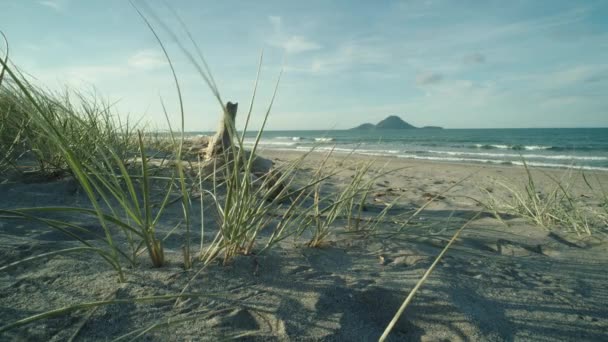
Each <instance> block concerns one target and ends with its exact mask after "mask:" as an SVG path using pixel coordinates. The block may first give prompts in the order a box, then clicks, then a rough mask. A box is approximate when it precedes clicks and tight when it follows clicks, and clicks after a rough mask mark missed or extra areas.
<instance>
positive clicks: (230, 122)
mask: <svg viewBox="0 0 608 342" xmlns="http://www.w3.org/2000/svg"><path fill="white" fill-rule="evenodd" d="M237 109H238V103H232V102H228V103H227V104H226V110H225V111H224V113H223V115H222V119H221V120H220V125H219V127H218V130H217V132H216V133H215V135H214V136H213V137H211V138H210V139H209V142H208V145H207V146H206V147H205V148H203V149H201V150H200V152H199V155H200V156H201V160H202V165H201V169H202V170H203V173H205V174H211V173H213V172H218V170H226V168H225V167H226V166H228V165H229V164H230V163H232V162H234V161H235V158H236V157H237V155H240V158H243V159H242V160H241V161H239V162H240V163H241V165H242V167H244V166H245V165H244V164H245V163H244V162H243V161H246V160H249V158H250V157H251V152H250V151H243V153H242V154H240V153H239V147H238V146H235V145H234V140H233V138H234V137H236V134H237V132H236V128H235V120H236V113H237ZM249 172H250V173H251V175H252V176H254V177H256V178H257V179H260V180H262V183H264V184H266V187H268V188H269V189H273V191H272V192H273V193H272V194H270V197H271V198H274V197H276V195H278V194H279V193H280V192H281V191H282V190H283V186H281V185H279V186H275V185H276V184H277V182H278V181H279V179H280V178H281V173H280V172H279V171H278V170H276V169H275V168H274V163H273V161H272V160H270V159H266V158H262V157H260V156H254V157H253V159H252V164H251V167H250V170H249Z"/></svg>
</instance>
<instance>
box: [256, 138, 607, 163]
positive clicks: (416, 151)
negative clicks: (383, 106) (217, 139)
mask: <svg viewBox="0 0 608 342" xmlns="http://www.w3.org/2000/svg"><path fill="white" fill-rule="evenodd" d="M254 140H255V132H249V133H248V134H247V135H246V139H245V142H246V144H249V145H250V144H252V143H253V141H254ZM260 148H263V149H274V150H296V151H309V150H310V149H312V148H315V150H317V151H327V150H331V149H334V151H335V152H336V153H350V152H352V151H354V153H357V154H364V155H373V156H392V157H396V158H408V159H420V160H434V161H446V162H461V163H476V164H506V165H522V158H523V159H525V161H526V163H527V164H528V165H530V166H536V167H553V168H569V167H576V168H580V169H585V170H597V171H608V128H560V129H552V128H544V129H536V128H535V129H410V130H376V131H358V130H335V131H267V132H265V133H264V134H263V136H262V139H261V141H260Z"/></svg>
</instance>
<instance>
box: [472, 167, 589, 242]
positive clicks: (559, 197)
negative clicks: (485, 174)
mask: <svg viewBox="0 0 608 342" xmlns="http://www.w3.org/2000/svg"><path fill="white" fill-rule="evenodd" d="M522 165H523V166H522V168H523V170H524V172H525V181H524V182H523V184H521V183H519V182H517V181H514V180H495V187H496V188H498V189H502V190H504V191H505V193H506V195H504V194H503V195H496V194H495V191H494V190H492V191H490V190H488V189H487V188H482V189H481V192H482V193H484V195H485V196H483V197H482V198H484V199H483V200H478V202H479V203H481V204H482V205H483V206H484V207H486V208H487V209H488V210H490V211H491V212H492V213H493V214H494V216H495V217H496V218H497V219H499V220H500V221H501V222H503V223H504V222H505V221H504V218H503V217H506V216H509V215H510V216H515V217H521V218H524V219H525V220H527V221H528V222H530V223H532V224H534V225H536V226H539V227H542V228H544V229H547V230H567V231H571V232H574V233H576V234H577V235H579V236H581V235H587V236H589V235H592V233H593V231H592V229H593V227H594V226H595V223H596V222H594V219H593V217H592V215H590V213H591V211H590V210H589V209H590V208H589V205H588V204H587V203H585V202H584V201H581V200H580V195H579V196H577V195H576V194H575V193H574V192H573V185H574V182H575V180H574V178H575V177H574V176H575V172H576V170H575V169H573V168H571V169H567V170H565V171H564V172H563V174H562V176H561V177H559V178H558V177H555V176H552V175H550V174H548V173H546V172H543V171H540V170H539V171H538V172H539V174H540V175H542V176H543V177H544V178H546V179H547V180H548V181H549V184H550V185H549V186H539V184H538V176H535V175H533V173H532V171H531V169H530V167H529V166H528V164H527V163H526V161H525V160H523V159H522ZM581 174H583V173H582V172H581ZM583 175H584V174H583ZM583 177H584V176H583Z"/></svg>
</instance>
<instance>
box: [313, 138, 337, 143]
mask: <svg viewBox="0 0 608 342" xmlns="http://www.w3.org/2000/svg"><path fill="white" fill-rule="evenodd" d="M335 140H336V139H334V138H315V141H316V142H331V141H335Z"/></svg>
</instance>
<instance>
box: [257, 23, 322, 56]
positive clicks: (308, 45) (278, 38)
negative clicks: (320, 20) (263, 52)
mask: <svg viewBox="0 0 608 342" xmlns="http://www.w3.org/2000/svg"><path fill="white" fill-rule="evenodd" d="M268 21H270V24H271V25H272V30H273V35H272V37H271V38H270V39H269V41H268V43H269V44H270V45H272V46H276V47H280V48H283V49H284V50H285V52H286V53H288V54H299V53H303V52H307V51H315V50H320V49H321V45H320V44H319V43H317V42H315V41H313V40H311V39H310V38H307V37H305V36H303V35H299V34H298V35H294V34H287V33H286V32H285V31H284V29H283V20H282V18H281V17H279V16H269V17H268Z"/></svg>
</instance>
